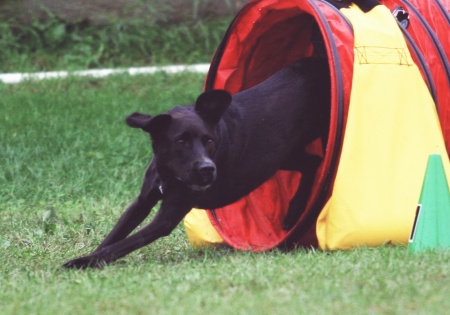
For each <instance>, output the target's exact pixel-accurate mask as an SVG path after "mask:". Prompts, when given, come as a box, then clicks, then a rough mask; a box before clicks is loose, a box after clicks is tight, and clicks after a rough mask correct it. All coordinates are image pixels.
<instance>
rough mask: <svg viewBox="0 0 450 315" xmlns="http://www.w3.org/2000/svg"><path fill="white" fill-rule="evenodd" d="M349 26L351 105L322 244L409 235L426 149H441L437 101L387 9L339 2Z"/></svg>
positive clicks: (397, 239)
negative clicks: (365, 10)
mask: <svg viewBox="0 0 450 315" xmlns="http://www.w3.org/2000/svg"><path fill="white" fill-rule="evenodd" d="M341 12H342V13H343V14H344V15H345V16H346V17H347V18H348V19H349V21H350V22H351V24H352V25H353V29H354V38H355V45H354V56H355V59H354V70H353V83H352V91H351V98H350V107H349V113H348V119H347V125H346V130H345V137H344V142H343V147H342V153H341V156H340V162H339V166H338V170H337V174H336V179H335V182H334V188H333V192H332V195H331V198H330V199H329V200H328V202H327V204H326V205H325V207H324V209H323V210H322V212H321V214H320V215H319V218H318V221H317V227H316V232H317V236H318V240H319V246H320V248H322V249H348V248H351V247H355V246H377V245H381V244H383V243H407V242H408V239H409V235H410V233H411V229H412V225H413V221H414V216H415V210H416V207H417V204H418V201H419V196H420V191H421V187H422V183H423V178H424V174H425V169H426V165H427V160H428V157H429V155H430V154H433V153H438V154H440V155H441V156H442V160H443V162H444V169H445V172H446V176H447V178H450V176H449V175H450V168H449V159H448V155H447V153H446V150H445V145H444V140H443V136H442V132H441V129H440V124H439V119H438V116H437V112H436V107H435V104H434V102H433V100H432V98H431V96H430V93H429V91H428V88H427V86H426V84H425V83H424V81H423V79H422V76H421V75H420V72H419V70H418V68H417V67H416V65H415V64H414V62H413V61H412V58H411V56H410V53H409V51H408V49H407V46H406V43H405V40H404V38H403V35H402V33H401V30H400V29H399V26H398V25H397V23H396V21H395V19H394V18H393V17H392V14H391V12H390V11H389V10H388V9H387V8H386V7H384V6H381V5H380V6H377V7H375V8H374V9H372V10H371V11H370V12H368V13H363V12H362V11H361V10H360V9H359V8H358V7H357V6H355V5H352V6H351V7H350V8H345V9H341Z"/></svg>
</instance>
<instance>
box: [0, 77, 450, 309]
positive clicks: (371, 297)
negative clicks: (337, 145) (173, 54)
mask: <svg viewBox="0 0 450 315" xmlns="http://www.w3.org/2000/svg"><path fill="white" fill-rule="evenodd" d="M203 79H204V78H203V76H202V75H193V74H179V75H173V76H172V75H170V76H169V75H164V74H158V75H154V76H137V77H130V76H126V75H123V76H113V77H109V78H107V79H101V80H99V79H89V78H71V79H68V80H51V81H42V82H27V83H24V84H20V85H11V86H6V85H0V110H1V113H2V114H1V115H0V217H1V220H0V312H1V314H14V315H15V314H230V315H231V314H232V315H234V314H258V315H259V314H445V313H446V312H447V311H448V309H449V308H450V299H449V298H448V297H449V295H450V252H448V251H442V252H439V251H436V252H427V253H423V254H417V255H411V254H408V253H407V251H406V248H405V247H404V246H383V247H379V248H375V249H370V248H362V249H355V250H350V251H337V252H322V251H305V250H295V251H292V252H282V251H278V250H275V251H272V252H266V253H259V254H255V253H247V252H236V251H234V250H230V249H225V248H221V249H205V250H195V249H193V248H191V247H190V246H189V244H188V242H187V239H186V236H185V233H184V230H183V227H182V226H179V227H178V228H177V229H176V230H175V231H174V233H172V234H171V235H170V236H168V237H166V238H164V239H161V240H158V241H157V242H155V243H154V244H152V245H151V246H147V247H145V248H143V249H141V250H138V251H136V252H134V253H132V254H130V255H128V256H127V257H125V258H123V259H121V260H119V261H117V262H116V263H114V264H112V265H110V266H108V267H106V268H105V269H104V270H87V271H76V270H65V269H62V268H61V267H60V265H61V264H62V263H63V262H65V261H67V260H68V259H71V258H74V257H77V256H80V255H84V254H87V253H88V252H89V251H90V250H92V249H93V248H94V247H95V246H96V245H97V244H98V243H99V242H100V241H101V240H102V238H103V237H104V236H105V234H106V233H108V232H109V230H110V229H111V228H112V226H113V224H114V223H115V221H116V219H117V217H118V216H119V215H120V214H121V213H122V211H123V210H124V208H125V207H126V206H127V205H128V203H129V202H131V201H132V199H133V198H134V197H135V195H136V193H137V192H138V189H139V186H140V182H141V178H142V175H143V171H144V169H145V167H146V164H147V163H148V161H149V159H150V154H151V153H150V149H149V141H148V138H147V136H146V135H145V134H144V133H143V132H140V131H138V130H135V129H131V128H128V127H127V126H126V125H125V123H124V122H123V120H124V117H125V116H126V115H127V114H129V113H131V112H133V111H137V110H139V111H144V112H148V113H157V112H160V111H163V110H164V109H166V108H168V107H170V106H172V105H174V104H185V103H190V102H193V101H194V100H195V97H196V95H197V94H198V93H199V92H200V91H201V88H202V84H203Z"/></svg>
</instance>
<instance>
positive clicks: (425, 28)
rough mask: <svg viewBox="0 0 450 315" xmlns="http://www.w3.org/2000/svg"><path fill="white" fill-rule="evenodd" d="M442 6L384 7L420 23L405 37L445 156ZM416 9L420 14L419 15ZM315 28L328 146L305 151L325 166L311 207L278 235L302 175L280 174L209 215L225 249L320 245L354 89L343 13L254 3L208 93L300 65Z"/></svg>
mask: <svg viewBox="0 0 450 315" xmlns="http://www.w3.org/2000/svg"><path fill="white" fill-rule="evenodd" d="M444 1H445V2H446V3H445V4H442V3H440V2H439V1H438V0H435V1H426V0H410V1H409V2H407V1H406V0H404V1H400V0H386V1H382V3H383V4H384V5H386V6H387V7H388V8H389V9H391V11H392V10H394V8H396V7H398V6H403V7H405V9H407V10H408V12H409V13H410V19H411V20H412V21H415V20H419V19H420V21H418V22H417V23H411V25H410V26H409V27H408V28H407V29H406V30H405V31H404V33H405V37H406V38H407V42H408V45H409V48H410V50H411V51H412V56H413V59H414V61H415V62H416V63H417V64H418V65H419V68H420V70H421V72H422V75H423V77H424V78H425V81H426V82H427V83H428V86H429V87H430V92H431V94H432V95H433V96H434V98H435V101H436V103H437V106H438V112H439V116H440V120H441V124H442V128H443V132H444V136H445V139H446V145H447V150H448V151H449V152H450V101H449V100H450V89H449V75H448V71H449V69H448V54H449V50H450V49H449V47H450V43H449V40H450V39H449V37H448V26H449V19H448V8H449V6H448V0H444ZM414 8H420V13H418V12H419V11H417V12H416V11H415V10H414ZM442 8H444V9H442ZM445 8H446V9H445ZM421 14H423V16H422V15H421ZM419 16H420V17H419ZM427 21H428V22H427ZM419 22H420V23H419ZM314 25H317V27H318V29H319V30H320V33H321V35H322V37H323V40H324V44H325V49H326V54H327V57H328V60H329V64H330V79H331V108H330V124H329V129H330V130H329V137H328V138H329V140H328V143H327V144H326V146H325V147H324V145H323V144H322V143H321V141H320V140H317V141H315V142H314V143H312V144H311V145H310V147H309V151H310V152H311V153H314V154H317V155H320V156H322V157H323V162H322V165H321V166H320V168H319V170H318V171H317V173H316V179H315V184H314V186H313V190H312V193H311V195H310V197H309V200H308V206H307V208H306V210H305V212H304V213H303V214H302V215H301V217H300V218H299V220H298V222H297V224H296V226H295V227H294V228H293V229H292V230H291V231H289V232H286V231H284V230H283V229H282V221H283V218H284V216H285V214H286V212H287V208H288V205H289V201H290V199H291V198H292V196H293V195H294V193H295V191H296V189H297V187H298V185H299V182H300V180H301V174H300V173H298V172H292V171H279V172H277V173H276V174H275V175H274V176H273V177H272V178H271V179H269V180H268V181H267V182H265V183H264V184H263V185H261V186H260V187H259V188H257V189H256V190H254V191H253V192H252V193H250V194H249V195H248V196H246V197H244V198H242V199H241V200H239V201H238V202H236V203H234V204H232V205H229V206H227V207H224V208H220V209H210V211H208V216H209V218H210V220H211V223H212V224H213V226H214V227H215V229H216V230H217V231H218V233H219V234H220V235H221V237H222V238H223V239H224V240H225V241H226V243H227V244H229V245H230V246H232V247H234V248H236V249H242V250H253V251H263V250H268V249H272V248H275V247H277V246H289V247H290V246H294V245H303V246H317V237H316V234H315V233H316V231H315V223H316V220H317V217H318V215H319V213H320V211H321V210H322V208H323V206H324V204H325V203H326V201H327V199H328V198H329V196H330V192H331V189H332V187H333V181H334V177H335V173H336V169H337V165H338V163H339V154H340V149H341V144H342V140H343V137H344V134H345V123H346V117H347V112H348V106H349V100H350V92H351V88H352V87H351V82H352V72H353V59H354V58H353V57H354V55H353V47H354V45H353V31H352V27H351V25H350V24H349V23H348V22H347V20H346V18H345V17H344V16H343V15H342V14H341V13H340V11H339V10H338V9H336V8H335V7H334V6H332V5H331V4H329V3H328V2H325V1H321V0H304V1H300V0H254V1H249V3H247V5H246V6H244V8H243V9H242V10H241V11H240V13H238V15H237V16H236V17H235V19H234V21H233V22H232V23H231V25H230V27H229V29H228V31H227V33H226V35H225V37H224V40H223V42H222V44H221V46H219V48H218V50H217V52H216V55H215V56H214V58H213V61H212V66H211V69H210V71H209V73H208V77H207V80H206V84H205V88H206V89H226V90H227V91H229V92H230V93H236V92H238V91H241V90H244V89H247V88H249V87H251V86H253V85H255V84H258V83H260V82H261V81H263V80H265V79H266V78H268V77H269V76H270V75H272V74H273V73H275V72H276V71H278V70H280V69H282V68H283V67H285V66H287V65H289V64H291V63H293V62H295V61H296V60H298V59H300V58H304V57H308V56H311V55H313V54H314V53H315V51H314V45H313V43H312V40H311V39H312V35H313V34H312V33H313V27H314ZM430 33H432V34H431V35H430ZM432 35H433V36H434V37H433V36H432ZM443 47H445V49H444V48H443ZM444 57H445V58H444ZM255 158H257V157H255Z"/></svg>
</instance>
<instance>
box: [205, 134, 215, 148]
mask: <svg viewBox="0 0 450 315" xmlns="http://www.w3.org/2000/svg"><path fill="white" fill-rule="evenodd" d="M203 143H204V145H205V146H206V147H208V148H212V147H214V144H215V143H214V140H213V139H211V138H209V137H204V138H203Z"/></svg>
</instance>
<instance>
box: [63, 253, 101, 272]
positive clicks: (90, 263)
mask: <svg viewBox="0 0 450 315" xmlns="http://www.w3.org/2000/svg"><path fill="white" fill-rule="evenodd" d="M105 265H106V262H105V261H104V260H102V259H100V258H97V257H93V256H86V257H81V258H77V259H74V260H71V261H68V262H66V263H65V264H63V267H64V268H73V269H87V268H97V269H101V268H103V267H105Z"/></svg>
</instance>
